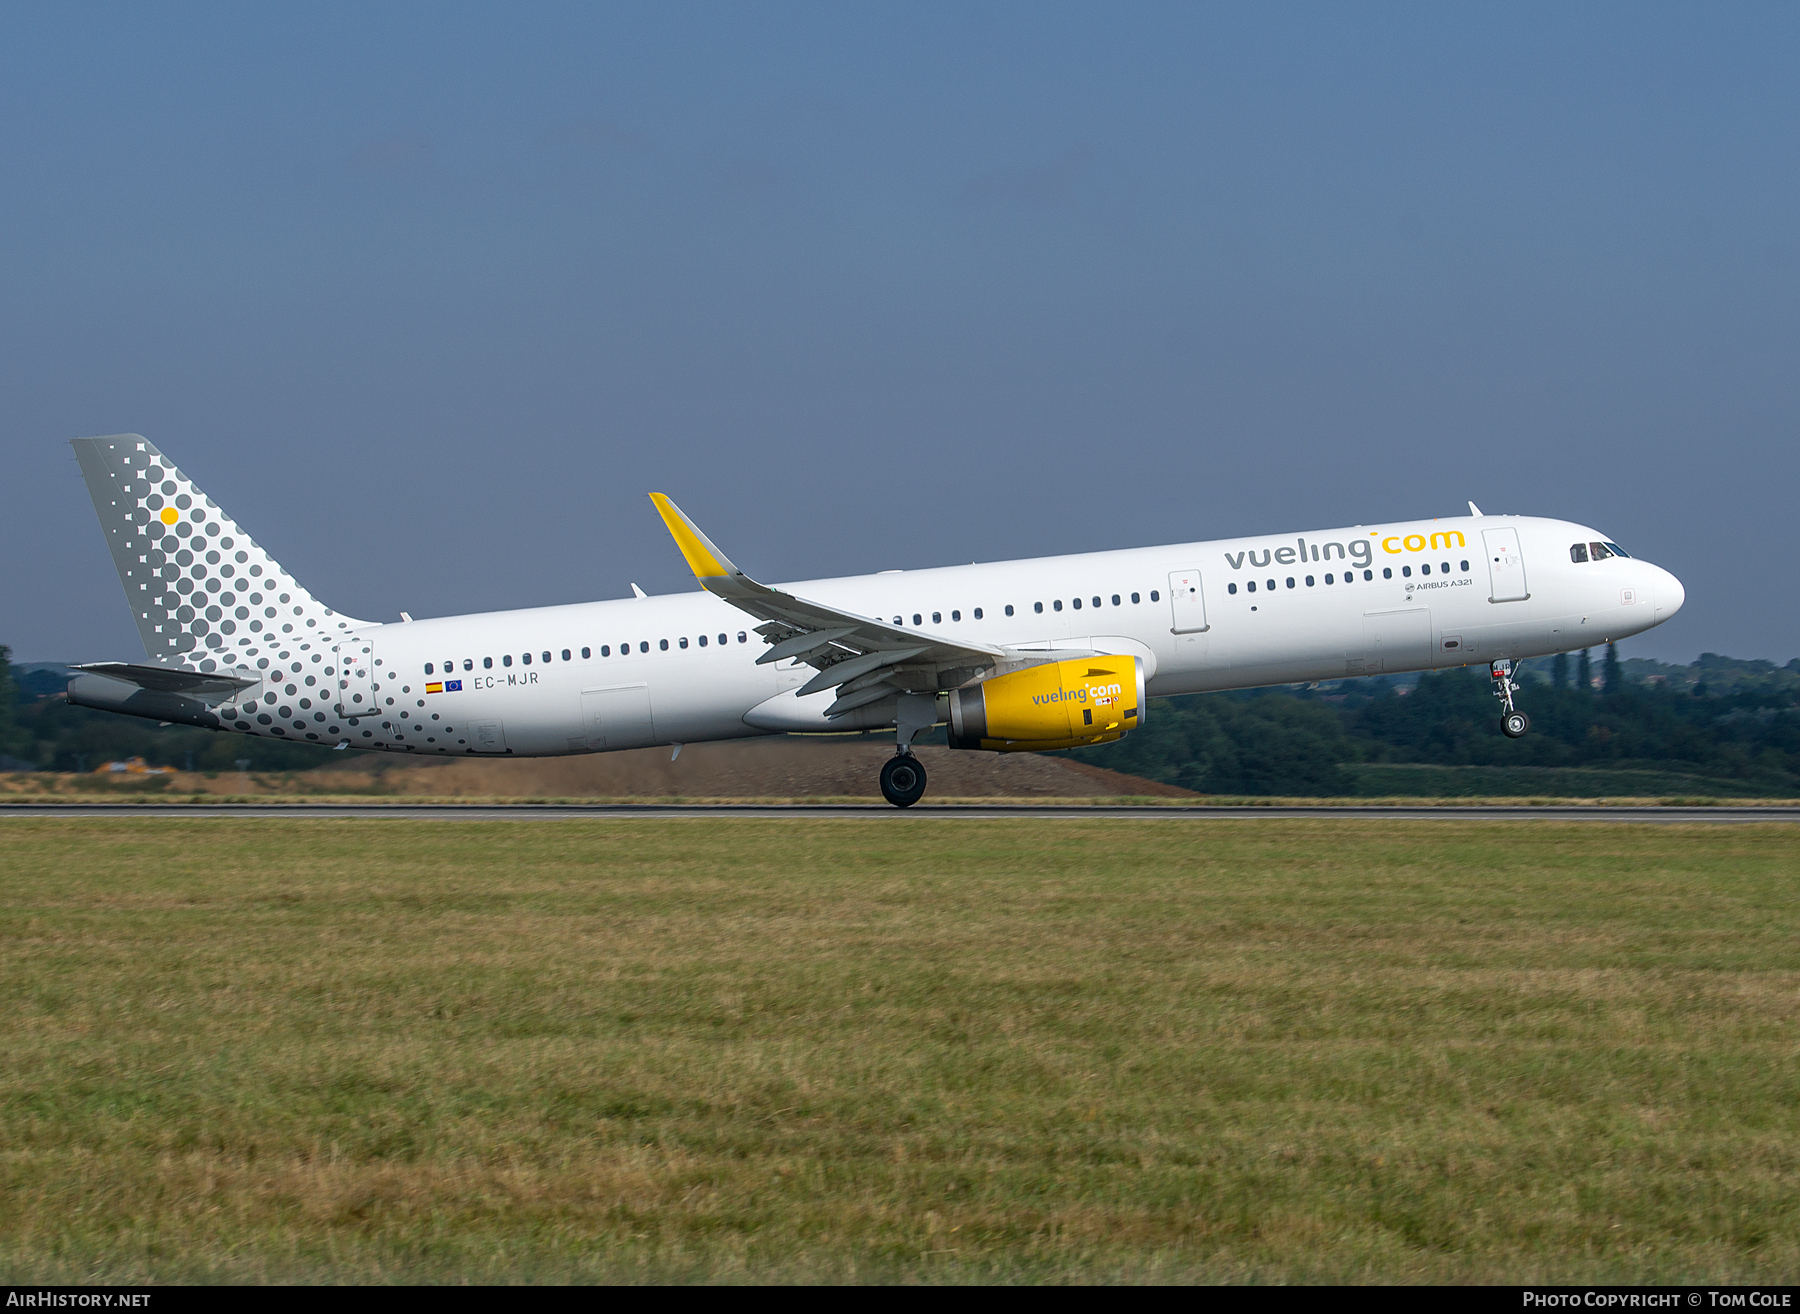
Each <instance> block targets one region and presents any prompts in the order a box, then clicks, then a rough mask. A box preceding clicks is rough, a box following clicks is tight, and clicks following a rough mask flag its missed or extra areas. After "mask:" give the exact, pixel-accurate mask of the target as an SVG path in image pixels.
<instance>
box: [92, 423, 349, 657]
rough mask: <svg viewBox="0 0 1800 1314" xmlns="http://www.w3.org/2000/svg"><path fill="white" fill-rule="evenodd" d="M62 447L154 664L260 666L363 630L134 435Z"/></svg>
mask: <svg viewBox="0 0 1800 1314" xmlns="http://www.w3.org/2000/svg"><path fill="white" fill-rule="evenodd" d="M70 445H71V446H73V447H74V449H75V457H76V459H77V460H78V461H80V463H81V474H82V477H83V478H84V479H86V480H87V486H88V494H89V495H90V496H91V497H92V498H93V499H94V510H95V512H97V513H98V514H99V516H100V527H101V529H102V530H104V531H105V533H106V545H107V547H108V548H110V549H111V551H112V556H113V564H114V565H116V566H117V567H118V568H119V582H120V583H121V584H123V585H124V586H125V598H126V601H127V602H128V603H129V604H130V606H131V615H132V618H133V619H134V620H135V621H136V622H137V627H138V634H139V635H140V636H141V637H142V638H143V641H144V651H145V652H146V653H148V654H149V656H150V659H151V660H152V661H155V662H160V663H172V664H174V665H178V666H183V667H186V668H188V669H190V670H198V671H215V670H232V669H235V668H240V667H255V666H258V665H260V666H267V665H268V658H269V657H270V656H272V655H274V653H275V651H276V650H277V649H283V648H285V647H287V646H289V645H294V646H298V645H299V644H302V643H313V642H316V643H321V644H323V645H325V646H329V645H330V644H332V643H334V642H335V641H336V638H337V636H338V635H340V634H341V633H343V631H345V630H351V629H358V628H361V627H362V626H364V625H367V624H369V622H367V621H359V620H352V619H351V618H350V617H348V616H340V615H338V614H337V613H336V612H334V611H332V610H331V608H329V607H327V606H324V605H323V604H322V603H320V602H319V601H318V600H317V599H316V598H314V597H313V596H312V594H310V593H308V592H307V591H306V590H305V589H303V588H301V587H300V586H299V584H297V583H295V581H294V578H293V576H291V575H289V574H288V573H287V571H285V570H283V569H282V568H281V565H280V563H279V562H277V561H276V560H275V559H274V558H273V557H271V556H270V555H269V554H268V553H267V552H264V551H263V550H262V549H261V548H260V547H258V546H257V545H256V544H255V543H254V542H253V541H252V540H251V538H250V536H249V535H248V534H246V533H244V531H243V530H241V529H239V528H238V526H237V524H236V522H235V521H233V520H232V519H231V517H230V516H228V515H226V514H225V513H224V512H223V511H221V510H220V509H219V508H218V506H217V504H215V503H214V502H213V500H212V499H211V498H209V497H208V496H207V495H206V494H205V493H203V492H201V491H200V490H199V489H198V488H196V487H195V486H194V483H193V481H192V480H190V479H189V478H188V477H187V476H186V475H184V474H183V473H182V472H181V471H180V470H177V469H176V468H175V466H174V465H173V464H172V463H171V462H170V461H168V460H167V459H166V458H165V457H164V456H163V454H162V453H161V452H159V451H158V450H157V449H156V447H155V446H154V445H153V444H151V443H150V442H149V441H147V440H146V439H144V438H143V437H141V436H140V435H138V434H135V433H121V434H113V435H112V436H110V437H106V438H77V439H75V440H74V441H73V442H72V443H71V444H70ZM259 658H261V659H262V660H261V661H260V662H259V661H258V659H259Z"/></svg>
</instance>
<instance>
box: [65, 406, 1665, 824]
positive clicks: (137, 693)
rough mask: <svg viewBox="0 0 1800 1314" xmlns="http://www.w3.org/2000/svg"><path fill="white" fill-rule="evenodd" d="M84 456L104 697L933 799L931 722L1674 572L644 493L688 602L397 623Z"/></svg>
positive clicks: (1610, 629)
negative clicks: (956, 527) (761, 740)
mask: <svg viewBox="0 0 1800 1314" xmlns="http://www.w3.org/2000/svg"><path fill="white" fill-rule="evenodd" d="M73 446H74V448H75V454H76V457H77V459H78V461H79V463H80V466H81V470H82V474H83V476H84V478H85V479H86V482H87V486H88V491H89V493H90V494H91V496H92V498H93V503H94V509H95V511H97V512H98V513H99V516H100V524H101V527H102V529H103V530H104V531H105V534H106V541H107V545H108V546H109V547H110V549H111V550H112V555H113V561H114V562H115V563H116V565H117V566H118V571H119V579H120V582H121V583H122V584H123V585H124V586H125V596H126V599H127V601H128V602H129V604H130V606H131V613H132V616H133V617H134V618H135V619H136V622H137V626H138V632H139V634H140V635H141V636H142V638H143V642H144V648H145V650H146V653H147V656H148V660H147V661H144V662H92V663H86V664H83V665H81V666H79V667H77V668H76V669H78V670H79V671H80V674H79V675H77V676H76V677H74V678H73V679H72V680H71V681H70V683H69V689H68V699H69V701H70V702H71V703H74V704H76V705H78V706H82V707H93V708H100V709H104V710H106V711H111V712H123V713H125V714H127V715H131V716H141V717H147V718H149V719H151V720H155V721H159V722H174V723H179V724H182V725H194V726H204V727H206V728H207V729H210V730H216V731H219V732H221V733H230V734H241V735H250V736H255V737H261V738H268V739H282V740H288V741H297V742H302V743H316V744H320V745H330V746H333V747H336V748H348V747H356V748H362V749H379V750H381V751H383V752H390V753H409V754H412V755H413V756H415V757H451V756H456V757H547V756H556V755H561V754H569V753H598V752H611V751H613V750H616V749H625V748H644V747H650V746H657V745H660V746H665V747H671V748H672V749H673V751H674V752H675V753H677V754H679V753H680V751H681V746H682V745H684V744H692V743H700V742H704V741H708V740H719V739H739V738H745V737H749V736H755V735H774V734H787V733H795V732H800V733H832V732H838V733H843V732H850V731H861V732H866V731H885V730H887V729H892V730H893V732H894V747H895V752H894V756H893V757H892V758H890V759H889V760H888V761H887V762H886V764H885V765H884V766H883V767H882V768H881V775H880V785H881V791H882V794H883V795H884V796H885V797H886V798H887V800H888V801H889V802H890V803H893V804H894V805H895V806H897V807H908V806H911V805H912V804H913V803H916V802H917V801H918V800H919V799H920V797H922V796H923V794H924V792H925V783H926V782H925V770H924V767H923V766H922V765H921V764H920V762H919V760H918V758H917V757H916V755H915V754H914V753H913V751H912V745H913V741H914V739H915V738H916V737H917V736H918V735H919V734H921V733H922V732H924V731H926V730H929V729H931V728H932V727H934V726H937V725H946V726H947V733H948V737H949V743H950V746H951V747H952V748H958V749H967V750H972V751H989V752H1002V753H1007V752H1045V751H1051V750H1055V749H1063V748H1073V747H1080V746H1083V745H1088V744H1103V743H1109V742H1112V741H1114V740H1117V739H1119V738H1120V737H1122V736H1124V735H1127V734H1129V733H1131V732H1132V731H1133V730H1135V729H1137V728H1138V727H1140V726H1142V725H1143V724H1144V721H1145V718H1146V717H1147V716H1148V715H1150V710H1149V700H1150V699H1151V698H1158V697H1167V696H1169V695H1173V694H1187V693H1198V692H1202V691H1207V690H1220V689H1247V688H1252V687H1256V686H1261V685H1276V684H1292V683H1298V682H1303V681H1305V682H1311V681H1319V680H1336V679H1344V678H1346V677H1353V676H1365V675H1376V674H1383V673H1398V672H1406V671H1425V670H1435V669H1440V668H1444V667H1452V666H1467V665H1471V664H1475V663H1482V664H1485V665H1486V666H1487V667H1488V674H1489V677H1490V678H1491V679H1492V681H1493V688H1494V693H1495V696H1496V697H1497V698H1498V700H1499V712H1500V728H1501V730H1502V732H1503V733H1504V734H1506V735H1508V736H1511V737H1514V738H1516V737H1518V736H1520V735H1523V734H1525V733H1526V732H1527V730H1528V729H1529V728H1530V719H1529V717H1528V716H1527V715H1526V714H1525V712H1524V711H1523V710H1521V709H1520V708H1519V707H1518V706H1517V705H1516V704H1515V700H1514V697H1513V696H1514V694H1516V693H1518V692H1519V684H1518V683H1517V681H1516V680H1515V679H1514V676H1515V674H1516V667H1515V663H1517V662H1519V661H1520V660H1521V659H1523V658H1527V657H1534V656H1542V655H1545V654H1548V653H1557V652H1566V651H1571V650H1574V649H1579V648H1587V647H1591V646H1593V645H1595V644H1599V643H1605V642H1608V641H1610V640H1614V639H1620V638H1624V637H1626V636H1628V635H1632V634H1639V633H1642V632H1643V631H1645V630H1647V629H1649V628H1651V627H1652V626H1654V625H1660V624H1661V623H1662V622H1663V621H1666V620H1668V619H1669V618H1670V617H1671V616H1673V615H1674V614H1675V613H1676V612H1677V611H1679V610H1680V609H1681V605H1682V603H1683V602H1684V601H1685V600H1686V593H1685V591H1684V590H1683V588H1682V585H1681V581H1680V580H1678V579H1676V578H1675V576H1674V575H1672V574H1671V573H1669V572H1668V571H1667V570H1664V569H1662V568H1661V567H1660V566H1654V565H1651V564H1650V563H1649V562H1647V561H1642V560H1638V559H1636V558H1634V557H1632V556H1631V555H1630V554H1628V553H1627V552H1626V551H1625V550H1624V549H1623V548H1621V547H1620V546H1619V545H1618V544H1617V543H1616V542H1615V541H1613V540H1612V539H1610V538H1608V537H1607V536H1606V535H1605V534H1603V533H1601V532H1600V531H1599V530H1596V529H1591V528H1588V527H1586V526H1583V525H1578V524H1573V523H1571V522H1569V521H1565V520H1549V519H1541V518H1538V517H1532V516H1490V515H1483V514H1482V513H1481V511H1480V509H1479V508H1478V507H1476V506H1475V504H1474V503H1473V502H1471V503H1470V504H1469V512H1470V514H1469V515H1467V516H1456V517H1452V518H1446V519H1431V520H1419V521H1406V522H1401V523H1396V524H1386V525H1353V526H1348V527H1344V528H1339V529H1320V530H1306V531H1304V532H1296V533H1285V534H1273V535H1266V536H1253V537H1249V538H1233V539H1222V540H1213V541H1207V542H1195V543H1179V544H1174V545H1171V546H1168V547H1143V548H1124V549H1120V550H1117V551H1108V552H1088V553H1082V554H1079V555H1071V556H1059V557H1037V558H1033V559H1031V560H1025V561H1002V562H995V563H988V564H976V565H968V566H942V567H933V568H929V569H922V570H886V571H880V572H878V573H876V574H873V575H852V576H845V577H842V578H837V579H816V580H804V581H800V582H797V583H790V584H780V585H767V584H761V583H758V582H757V581H756V580H754V579H752V578H750V577H749V576H748V575H746V574H744V572H743V571H741V570H740V569H738V567H737V566H736V565H735V564H733V562H732V561H731V559H730V558H729V557H727V556H726V555H725V553H723V552H722V551H720V549H719V548H718V547H717V546H716V545H715V544H714V543H713V542H712V540H711V539H709V538H708V537H707V536H706V534H705V533H703V532H702V531H701V530H700V528H699V527H698V526H697V525H696V524H695V523H694V522H693V521H692V520H691V519H689V518H688V516H686V515H685V514H684V513H683V512H682V511H681V510H680V509H679V508H678V507H677V506H676V505H675V504H674V503H673V502H672V501H670V500H669V499H668V498H667V497H665V496H663V495H662V494H660V493H652V494H650V498H651V501H652V503H653V505H654V506H655V508H656V510H657V512H658V513H659V514H660V516H661V517H662V520H663V523H664V524H665V525H666V527H667V528H668V530H669V533H670V534H671V535H672V536H673V538H674V540H675V545H676V547H677V548H678V549H679V550H680V552H681V554H682V556H683V557H684V558H685V559H686V562H687V564H688V566H689V568H690V569H691V570H692V571H693V573H694V577H695V580H696V582H697V583H698V585H699V587H698V588H697V589H696V590H695V591H693V592H690V593H684V594H676V595H668V596H661V597H652V596H648V595H646V594H645V593H644V592H643V591H642V590H641V589H639V588H638V587H637V586H636V585H635V584H634V585H632V592H633V594H634V596H632V597H630V598H620V599H616V600H611V601H604V602H583V603H574V604H571V605H567V606H556V607H534V608H530V609H527V610H520V611H494V612H483V613H480V614H476V615H468V616H446V617H440V618H435V619H432V618H423V619H419V620H414V619H413V618H412V617H410V616H408V615H406V614H405V613H404V612H402V613H400V619H399V620H398V621H395V622H387V623H382V622H377V621H367V620H355V619H352V618H351V617H348V616H345V615H343V614H342V613H340V612H338V611H335V610H334V609H332V608H331V607H328V606H326V605H324V604H323V603H322V602H320V601H319V600H318V599H317V598H315V597H314V596H313V595H312V594H311V593H309V592H308V591H307V590H306V589H304V588H302V587H301V586H300V585H299V583H298V582H296V581H295V579H294V578H293V576H291V575H290V574H289V573H288V572H287V571H286V570H284V569H283V568H282V566H281V565H280V564H279V563H278V562H276V561H275V559H274V558H272V557H271V556H270V555H269V554H268V553H267V552H265V551H264V550H263V549H262V548H261V547H260V546H258V545H257V543H256V542H255V541H254V540H253V539H251V537H250V536H249V535H248V534H247V533H246V532H245V531H244V530H243V528H242V527H241V526H240V525H239V524H238V522H236V521H235V520H233V519H232V518H231V517H230V516H228V515H226V514H225V513H224V512H223V511H222V510H220V508H219V507H218V505H217V504H216V503H214V502H213V500H212V499H211V498H209V497H207V496H206V494H204V493H203V492H201V491H200V489H199V488H198V487H196V486H195V484H194V483H193V481H192V480H191V479H189V478H188V476H187V475H186V474H184V473H183V472H182V471H181V470H179V469H177V468H176V467H175V466H174V465H173V464H172V463H171V462H170V461H169V460H168V459H167V458H166V457H165V456H164V455H163V454H162V452H160V451H159V450H157V448H156V447H155V446H153V445H152V444H151V443H150V442H149V441H147V440H146V439H144V438H143V437H141V436H139V435H137V434H117V435H113V436H111V437H104V438H78V439H75V440H74V442H73Z"/></svg>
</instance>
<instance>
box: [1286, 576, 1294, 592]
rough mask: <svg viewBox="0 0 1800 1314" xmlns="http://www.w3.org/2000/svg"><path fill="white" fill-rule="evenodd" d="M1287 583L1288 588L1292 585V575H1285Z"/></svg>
mask: <svg viewBox="0 0 1800 1314" xmlns="http://www.w3.org/2000/svg"><path fill="white" fill-rule="evenodd" d="M1287 584H1288V587H1289V588H1290V589H1291V588H1293V587H1294V577H1293V576H1292V575H1289V576H1288V577H1287Z"/></svg>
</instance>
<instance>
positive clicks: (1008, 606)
mask: <svg viewBox="0 0 1800 1314" xmlns="http://www.w3.org/2000/svg"><path fill="white" fill-rule="evenodd" d="M1006 614H1007V615H1008V616H1010V615H1012V614H1013V613H1012V603H1010V602H1009V603H1007V604H1006Z"/></svg>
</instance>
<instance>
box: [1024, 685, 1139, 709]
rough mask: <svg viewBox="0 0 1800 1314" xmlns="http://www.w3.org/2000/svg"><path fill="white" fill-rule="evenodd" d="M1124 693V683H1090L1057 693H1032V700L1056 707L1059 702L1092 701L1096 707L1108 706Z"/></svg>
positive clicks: (1041, 705) (1040, 705)
mask: <svg viewBox="0 0 1800 1314" xmlns="http://www.w3.org/2000/svg"><path fill="white" fill-rule="evenodd" d="M1123 693H1124V687H1123V686H1122V685H1117V684H1089V685H1083V686H1082V687H1081V688H1079V689H1058V690H1057V691H1056V692H1055V693H1047V694H1032V695H1031V701H1032V702H1034V703H1036V704H1037V705H1038V706H1039V707H1054V706H1055V705H1056V704H1057V703H1092V704H1093V705H1094V706H1096V707H1107V706H1110V705H1111V704H1112V701H1113V700H1114V699H1115V698H1118V697H1119V696H1120V695H1121V694H1123Z"/></svg>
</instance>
